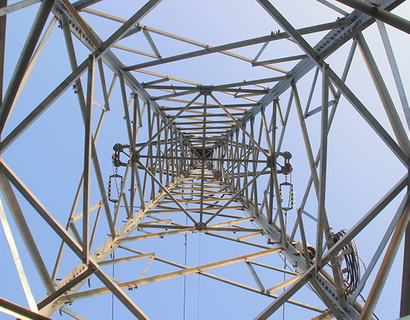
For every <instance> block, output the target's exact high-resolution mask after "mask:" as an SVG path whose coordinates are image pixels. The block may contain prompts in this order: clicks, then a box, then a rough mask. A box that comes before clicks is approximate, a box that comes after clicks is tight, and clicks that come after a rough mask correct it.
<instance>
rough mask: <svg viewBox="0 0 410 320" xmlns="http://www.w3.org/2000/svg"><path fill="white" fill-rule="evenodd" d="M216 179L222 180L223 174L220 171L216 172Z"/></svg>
mask: <svg viewBox="0 0 410 320" xmlns="http://www.w3.org/2000/svg"><path fill="white" fill-rule="evenodd" d="M214 176H215V179H218V180H222V172H221V171H219V170H215V172H214Z"/></svg>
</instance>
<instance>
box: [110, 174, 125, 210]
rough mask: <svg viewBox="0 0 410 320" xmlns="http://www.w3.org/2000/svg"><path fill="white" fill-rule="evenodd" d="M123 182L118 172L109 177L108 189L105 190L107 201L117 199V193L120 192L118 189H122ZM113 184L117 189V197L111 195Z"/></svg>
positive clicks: (116, 200) (115, 200)
mask: <svg viewBox="0 0 410 320" xmlns="http://www.w3.org/2000/svg"><path fill="white" fill-rule="evenodd" d="M123 183H124V178H123V177H122V176H121V175H119V174H116V173H115V174H113V175H111V176H110V177H109V179H108V190H107V195H108V200H109V201H111V202H114V203H116V202H118V201H119V194H120V191H121V190H122V185H123ZM113 184H114V185H115V186H116V189H117V197H113V192H112V186H113Z"/></svg>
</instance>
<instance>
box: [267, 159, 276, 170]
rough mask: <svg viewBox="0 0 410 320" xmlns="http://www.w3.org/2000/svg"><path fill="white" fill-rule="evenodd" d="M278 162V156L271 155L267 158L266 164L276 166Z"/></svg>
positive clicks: (271, 166)
mask: <svg viewBox="0 0 410 320" xmlns="http://www.w3.org/2000/svg"><path fill="white" fill-rule="evenodd" d="M275 164H276V157H275V156H269V157H267V158H266V165H267V166H268V167H269V168H274V167H275Z"/></svg>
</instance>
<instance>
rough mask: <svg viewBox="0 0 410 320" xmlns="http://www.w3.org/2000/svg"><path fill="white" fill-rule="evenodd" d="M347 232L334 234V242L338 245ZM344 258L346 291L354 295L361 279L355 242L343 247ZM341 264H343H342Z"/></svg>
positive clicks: (342, 231)
mask: <svg viewBox="0 0 410 320" xmlns="http://www.w3.org/2000/svg"><path fill="white" fill-rule="evenodd" d="M345 234H346V230H341V231H339V232H336V233H334V234H333V235H332V236H333V241H334V242H335V243H336V242H338V241H339V240H340V239H342V238H343V237H344V235H345ZM343 258H344V262H345V264H346V268H345V269H343V270H342V272H343V273H344V278H343V280H344V287H345V288H344V290H345V291H346V292H347V293H352V292H353V291H354V290H356V287H357V284H358V282H359V279H360V261H359V256H358V253H357V247H356V243H355V242H354V240H352V241H350V242H348V243H347V244H346V245H345V246H344V247H343ZM340 264H341V263H340Z"/></svg>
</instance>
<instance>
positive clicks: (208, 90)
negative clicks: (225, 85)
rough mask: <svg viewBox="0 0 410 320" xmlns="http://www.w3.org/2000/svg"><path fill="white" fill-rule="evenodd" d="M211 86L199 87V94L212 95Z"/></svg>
mask: <svg viewBox="0 0 410 320" xmlns="http://www.w3.org/2000/svg"><path fill="white" fill-rule="evenodd" d="M212 89H213V86H199V92H200V93H201V94H202V95H204V96H209V95H210V94H212Z"/></svg>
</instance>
